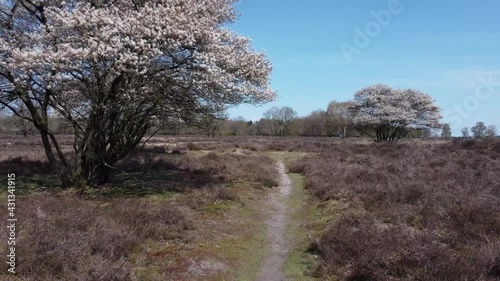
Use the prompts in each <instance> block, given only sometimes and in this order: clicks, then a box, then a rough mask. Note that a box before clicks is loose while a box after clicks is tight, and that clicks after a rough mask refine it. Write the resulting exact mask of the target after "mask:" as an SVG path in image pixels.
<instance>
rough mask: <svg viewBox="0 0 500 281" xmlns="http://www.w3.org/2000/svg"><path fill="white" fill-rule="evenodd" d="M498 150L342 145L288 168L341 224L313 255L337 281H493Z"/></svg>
mask: <svg viewBox="0 0 500 281" xmlns="http://www.w3.org/2000/svg"><path fill="white" fill-rule="evenodd" d="M496 145H497V144H495V143H491V142H484V141H476V140H465V141H459V142H454V143H443V144H434V145H425V144H419V143H413V144H409V143H402V144H396V145H391V144H382V145H378V144H366V145H364V144H344V145H342V146H340V147H338V149H333V150H327V151H323V153H319V154H318V157H308V158H304V159H301V160H300V161H297V162H296V163H294V164H292V165H291V170H296V171H301V170H302V171H303V173H304V175H305V176H306V187H307V188H308V189H309V190H310V192H311V193H313V194H314V195H315V196H317V197H318V198H320V199H321V200H324V201H329V200H336V201H339V202H343V206H347V207H344V208H343V209H339V210H337V211H338V212H339V213H340V215H339V216H338V217H337V219H336V220H335V221H334V222H332V223H331V225H330V226H329V227H328V229H327V230H325V232H324V233H323V234H322V235H321V236H320V237H318V239H317V240H316V242H315V243H314V244H313V248H314V249H316V250H318V251H319V252H320V255H321V257H322V262H321V264H320V266H319V268H318V271H317V274H318V276H320V277H322V278H325V279H327V278H332V277H334V278H337V279H339V280H491V281H493V280H498V268H499V264H498V261H499V259H500V248H499V242H498V241H500V217H499V214H500V173H498V171H500V161H499V160H498V158H496V155H497V154H498V153H497V152H496V151H495V147H496Z"/></svg>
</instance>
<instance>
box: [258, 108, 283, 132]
mask: <svg viewBox="0 0 500 281" xmlns="http://www.w3.org/2000/svg"><path fill="white" fill-rule="evenodd" d="M279 110H280V109H279V107H276V106H273V107H271V108H270V109H268V110H267V111H266V112H264V114H263V118H262V119H261V122H262V125H263V126H264V127H265V128H266V131H267V132H268V134H269V135H272V136H277V135H279V124H278V115H279Z"/></svg>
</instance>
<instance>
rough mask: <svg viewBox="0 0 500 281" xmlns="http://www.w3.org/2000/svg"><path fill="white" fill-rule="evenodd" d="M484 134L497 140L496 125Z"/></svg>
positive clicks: (489, 127) (488, 128)
mask: <svg viewBox="0 0 500 281" xmlns="http://www.w3.org/2000/svg"><path fill="white" fill-rule="evenodd" d="M484 134H485V135H486V137H488V138H495V137H496V136H497V127H496V126H494V125H491V126H488V127H487V128H486V131H485V132H484Z"/></svg>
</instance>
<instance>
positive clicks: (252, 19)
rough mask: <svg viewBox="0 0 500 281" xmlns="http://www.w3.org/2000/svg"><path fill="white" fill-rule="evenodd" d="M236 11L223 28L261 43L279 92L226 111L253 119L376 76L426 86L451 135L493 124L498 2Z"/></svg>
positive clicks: (348, 91) (340, 96)
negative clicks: (480, 123) (272, 98)
mask: <svg viewBox="0 0 500 281" xmlns="http://www.w3.org/2000/svg"><path fill="white" fill-rule="evenodd" d="M398 3H399V4H398ZM237 9H238V11H239V12H240V13H241V16H240V18H239V19H238V21H237V22H236V23H235V24H234V25H233V26H232V27H231V29H232V30H234V31H236V32H237V33H239V34H241V35H244V36H248V37H250V38H252V40H253V45H254V47H255V49H256V50H258V51H260V50H265V51H266V53H267V55H268V57H269V59H270V60H271V61H272V63H273V67H274V70H273V75H272V87H273V88H274V89H275V90H277V91H278V95H279V97H278V99H277V100H276V101H275V102H272V103H269V104H265V105H263V106H260V107H255V106H246V105H242V106H239V107H237V108H232V109H230V110H229V113H230V115H231V117H232V118H234V117H237V116H243V117H244V118H246V119H248V120H257V119H260V118H261V116H262V113H263V112H264V111H265V110H267V109H268V108H270V107H272V106H280V107H281V106H290V107H292V108H294V109H295V110H296V111H297V112H298V113H299V115H301V116H305V115H307V114H309V113H310V112H311V111H313V110H316V109H325V108H326V106H327V104H328V103H329V102H330V101H332V100H337V101H345V100H350V99H351V98H352V97H353V95H354V93H355V92H356V91H357V90H359V89H361V88H363V87H365V86H369V85H372V84H377V83H384V84H388V85H390V86H392V87H394V88H413V89H417V90H421V91H424V92H426V93H428V94H430V95H431V96H432V97H433V98H434V99H435V100H436V103H437V104H438V105H439V106H440V107H441V109H442V111H443V115H444V116H445V118H444V119H443V122H449V123H451V126H452V130H453V133H454V134H455V135H458V134H459V133H460V129H461V128H462V127H465V126H467V127H470V126H473V125H474V124H475V123H476V122H477V121H483V122H485V123H486V124H487V125H496V126H497V128H498V129H500V110H499V108H500V28H499V27H500V17H498V12H499V11H500V1H498V0H483V1H472V0H469V1H465V0H454V1H451V0H440V1H431V0H418V1H417V0H414V1H412V0H399V1H398V0H356V1H354V0H335V1H332V0H329V1H327V0H311V1H304V0H288V1H284V0H240V2H239V3H238V4H237ZM374 13H375V14H378V15H383V16H379V17H376V16H374ZM389 15H390V16H389ZM361 33H363V34H364V35H359V34H361ZM363 36H364V39H365V41H363V40H361V39H359V38H360V37H363ZM355 37H357V38H355ZM355 39H359V40H357V41H356V40H355ZM362 39H363V38H362ZM345 46H349V47H347V48H346V47H345ZM342 47H344V49H342ZM354 49H356V52H352V53H351V55H348V56H347V57H349V58H350V59H347V58H346V55H345V53H348V52H347V51H345V50H349V51H353V50H354Z"/></svg>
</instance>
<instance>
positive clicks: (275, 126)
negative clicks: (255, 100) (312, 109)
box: [263, 106, 297, 137]
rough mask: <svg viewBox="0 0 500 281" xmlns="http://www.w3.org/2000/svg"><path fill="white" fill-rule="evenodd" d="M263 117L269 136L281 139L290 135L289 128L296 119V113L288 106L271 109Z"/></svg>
mask: <svg viewBox="0 0 500 281" xmlns="http://www.w3.org/2000/svg"><path fill="white" fill-rule="evenodd" d="M263 117H264V118H263V119H264V120H265V122H267V126H268V128H269V131H270V133H271V135H275V136H282V137H283V136H287V135H289V134H290V129H291V128H290V127H291V125H292V124H293V122H294V121H295V120H296V119H297V112H296V111H295V110H293V108H291V107H288V106H284V107H282V108H278V107H272V108H270V109H269V110H267V111H266V112H264V115H263Z"/></svg>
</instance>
